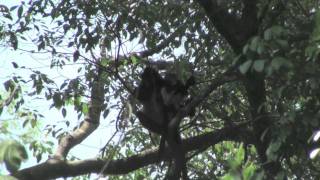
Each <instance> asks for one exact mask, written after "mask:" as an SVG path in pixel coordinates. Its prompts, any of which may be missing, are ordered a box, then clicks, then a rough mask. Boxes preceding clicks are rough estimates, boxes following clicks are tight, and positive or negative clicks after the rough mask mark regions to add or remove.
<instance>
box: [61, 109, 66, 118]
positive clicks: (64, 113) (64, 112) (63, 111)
mask: <svg viewBox="0 0 320 180" xmlns="http://www.w3.org/2000/svg"><path fill="white" fill-rule="evenodd" d="M61 113H62V116H63V117H64V118H65V117H66V115H67V110H66V108H62V110H61Z"/></svg>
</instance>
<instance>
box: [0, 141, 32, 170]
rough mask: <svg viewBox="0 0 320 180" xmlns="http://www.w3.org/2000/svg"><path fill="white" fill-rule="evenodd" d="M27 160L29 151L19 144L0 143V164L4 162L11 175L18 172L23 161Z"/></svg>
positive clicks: (13, 142)
mask: <svg viewBox="0 0 320 180" xmlns="http://www.w3.org/2000/svg"><path fill="white" fill-rule="evenodd" d="M27 158H28V155H27V151H26V150H25V148H24V147H23V146H22V145H21V144H20V143H19V142H17V141H2V142H1V143H0V162H3V163H4V164H5V165H6V167H7V169H8V171H10V172H11V173H14V172H16V171H17V170H18V169H19V167H20V164H21V161H23V160H26V159H27Z"/></svg>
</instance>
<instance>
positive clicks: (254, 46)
mask: <svg viewBox="0 0 320 180" xmlns="http://www.w3.org/2000/svg"><path fill="white" fill-rule="evenodd" d="M259 44H260V38H259V36H255V37H254V38H253V39H252V41H251V43H250V50H251V51H253V52H256V51H257V48H258V45H259Z"/></svg>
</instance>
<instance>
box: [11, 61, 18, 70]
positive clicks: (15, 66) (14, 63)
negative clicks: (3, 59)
mask: <svg viewBox="0 0 320 180" xmlns="http://www.w3.org/2000/svg"><path fill="white" fill-rule="evenodd" d="M11 63H12V65H13V67H14V68H15V69H17V68H18V67H19V66H18V64H17V63H16V62H11Z"/></svg>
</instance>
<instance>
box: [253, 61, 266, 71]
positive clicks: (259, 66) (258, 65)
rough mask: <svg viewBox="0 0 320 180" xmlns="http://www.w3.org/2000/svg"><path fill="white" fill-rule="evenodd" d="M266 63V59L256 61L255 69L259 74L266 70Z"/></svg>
mask: <svg viewBox="0 0 320 180" xmlns="http://www.w3.org/2000/svg"><path fill="white" fill-rule="evenodd" d="M264 63H265V60H264V59H259V60H256V61H254V63H253V69H254V70H256V71H257V72H262V71H263V69H264Z"/></svg>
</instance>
